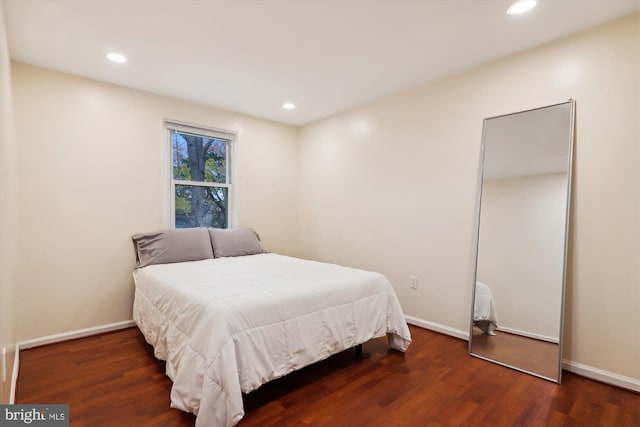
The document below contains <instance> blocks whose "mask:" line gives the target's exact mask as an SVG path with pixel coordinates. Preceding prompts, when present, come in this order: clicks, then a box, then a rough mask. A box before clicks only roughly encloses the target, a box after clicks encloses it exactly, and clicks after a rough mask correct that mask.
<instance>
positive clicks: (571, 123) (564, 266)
mask: <svg viewBox="0 0 640 427" xmlns="http://www.w3.org/2000/svg"><path fill="white" fill-rule="evenodd" d="M560 105H569V107H570V112H569V127H570V128H569V152H568V165H567V200H566V212H565V230H564V256H563V260H562V289H561V291H560V294H561V296H560V332H559V335H558V361H557V363H558V375H557V378H550V377H547V376H544V375H541V374H539V373H536V372H531V371H528V370H526V369H523V368H520V367H517V366H513V365H510V364H508V363H504V362H501V361H498V360H494V359H491V358H488V357H484V356H481V355H478V354H474V353H473V352H472V342H473V316H474V307H475V298H476V281H477V275H478V249H479V243H480V219H481V218H480V217H481V201H482V187H483V181H484V179H483V178H484V163H485V162H484V155H485V144H486V132H487V121H488V120H491V119H497V118H501V117H507V116H512V115H515V114H521V113H526V112H530V111H536V110H541V109H544V108H549V107H555V106H560ZM575 110H576V107H575V100H573V99H571V98H569V100H567V101H564V102H558V103H555V104H550V105H545V106H542V107H537V108H530V109H528V110H522V111H516V112H513V113H508V114H501V115H498V116H492V117H487V118H485V119H484V120H483V122H482V144H481V148H480V167H479V168H478V189H477V196H476V213H477V215H476V224H475V226H476V232H475V240H476V241H475V256H474V261H473V266H474V270H473V282H472V293H471V313H470V317H469V343H468V353H469V355H471V356H473V357H477V358H479V359H483V360H486V361H489V362H492V363H496V364H498V365H502V366H505V367H507V368H511V369H515V370H516V371H520V372H524V373H527V374H530V375H533V376H536V377H539V378H543V379H545V380H549V381H553V382H555V383H557V384H560V383H561V382H562V361H563V359H562V351H563V335H564V316H565V312H564V309H565V294H566V287H567V260H568V253H569V250H568V249H569V228H570V222H569V219H570V214H571V188H572V181H573V180H572V177H573V150H574V144H575Z"/></svg>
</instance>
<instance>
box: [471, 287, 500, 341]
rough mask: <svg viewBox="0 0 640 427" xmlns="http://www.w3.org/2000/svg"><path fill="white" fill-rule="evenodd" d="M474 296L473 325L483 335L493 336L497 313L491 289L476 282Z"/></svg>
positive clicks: (496, 324) (496, 326)
mask: <svg viewBox="0 0 640 427" xmlns="http://www.w3.org/2000/svg"><path fill="white" fill-rule="evenodd" d="M475 295H476V296H475V301H474V304H473V324H474V325H475V326H477V327H478V328H480V330H482V332H484V333H485V334H489V335H495V334H496V333H495V330H496V329H497V328H498V313H497V310H496V303H495V300H494V299H493V294H492V293H491V289H489V286H487V285H485V284H484V283H482V282H476V293H475Z"/></svg>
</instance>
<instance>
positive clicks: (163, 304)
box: [133, 254, 411, 427]
mask: <svg viewBox="0 0 640 427" xmlns="http://www.w3.org/2000/svg"><path fill="white" fill-rule="evenodd" d="M134 280H135V284H136V288H135V300H134V311H133V316H134V320H135V321H136V323H137V325H138V327H139V328H140V330H141V331H142V333H143V334H144V336H145V338H146V340H147V342H149V343H150V344H151V345H153V347H154V352H155V355H156V357H158V358H159V359H162V360H166V362H167V364H166V372H167V375H168V376H169V378H171V380H172V381H173V387H172V389H171V406H172V407H175V408H179V409H181V410H184V411H188V412H193V413H195V414H196V415H197V419H196V426H197V427H204V426H208V427H211V426H232V425H235V424H236V423H237V422H238V421H240V419H242V417H243V416H244V410H243V407H242V392H245V393H247V392H250V391H252V390H255V389H256V388H258V387H260V385H262V384H264V383H266V382H268V381H270V380H272V379H275V378H279V377H281V376H283V375H286V374H288V373H290V372H292V371H294V370H296V369H300V368H302V367H304V366H307V365H309V364H311V363H314V362H317V361H319V360H322V359H325V358H327V357H329V356H330V355H332V354H334V353H337V352H340V351H342V350H344V349H347V348H350V347H353V346H355V345H357V344H361V343H363V342H366V341H368V340H370V339H372V338H374V337H380V336H384V335H385V334H386V335H387V337H388V340H389V345H390V347H392V348H394V349H397V350H400V351H405V350H406V349H407V347H408V346H409V344H410V342H411V336H410V333H409V329H408V327H407V324H406V322H405V320H404V315H403V313H402V309H401V307H400V303H399V302H398V299H397V297H396V294H395V292H394V290H393V288H392V286H391V284H390V283H389V281H388V280H387V279H386V278H385V277H384V276H382V275H381V274H378V273H372V272H368V271H363V270H357V269H353V268H348V267H342V266H338V265H334V264H325V263H319V262H314V261H306V260H301V259H297V258H291V257H286V256H282V255H277V254H260V255H251V256H243V257H236V258H218V259H209V260H203V261H195V262H185V263H176V264H163V265H152V266H148V267H145V268H141V269H138V270H136V271H135V272H134Z"/></svg>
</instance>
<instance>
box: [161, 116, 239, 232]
mask: <svg viewBox="0 0 640 427" xmlns="http://www.w3.org/2000/svg"><path fill="white" fill-rule="evenodd" d="M166 125H167V129H168V130H169V136H170V141H171V152H172V162H171V163H172V166H171V168H172V171H171V174H172V175H171V190H172V217H173V220H174V225H175V227H176V228H187V227H214V228H227V227H228V226H229V211H230V205H231V202H232V201H231V200H230V197H231V195H232V192H231V185H232V181H231V176H230V175H231V168H230V166H231V161H230V157H231V143H232V141H233V137H234V135H233V134H231V133H225V132H220V131H214V130H210V129H205V128H199V127H194V126H185V125H182V124H177V123H171V122H167V124H166Z"/></svg>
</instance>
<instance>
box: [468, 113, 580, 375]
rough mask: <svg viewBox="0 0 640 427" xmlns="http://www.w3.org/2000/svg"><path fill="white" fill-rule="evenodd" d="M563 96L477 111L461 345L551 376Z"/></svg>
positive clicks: (558, 315)
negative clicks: (473, 241) (469, 281)
mask: <svg viewBox="0 0 640 427" xmlns="http://www.w3.org/2000/svg"><path fill="white" fill-rule="evenodd" d="M573 112H574V103H573V101H568V102H564V103H561V104H556V105H551V106H548V107H543V108H537V109H534V110H528V111H523V112H519V113H514V114H508V115H504V116H498V117H492V118H488V119H485V121H484V135H483V142H482V151H483V162H482V180H481V191H480V204H479V206H480V217H479V230H478V245H477V255H476V256H477V258H476V280H475V286H474V298H473V307H472V321H471V328H470V329H471V330H470V334H469V338H470V339H469V353H470V354H472V355H473V356H477V357H480V358H483V359H487V360H490V361H493V362H496V363H499V364H502V365H505V366H508V367H511V368H515V369H518V370H521V371H525V372H528V373H531V374H533V375H536V376H539V377H543V378H546V379H549V380H552V381H556V382H558V383H559V382H560V379H561V373H562V369H561V354H562V315H563V313H562V312H563V298H564V282H565V263H566V242H567V230H568V209H569V197H570V194H569V192H570V187H571V153H572V146H573V117H574V113H573Z"/></svg>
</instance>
